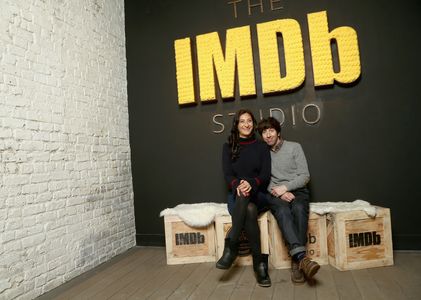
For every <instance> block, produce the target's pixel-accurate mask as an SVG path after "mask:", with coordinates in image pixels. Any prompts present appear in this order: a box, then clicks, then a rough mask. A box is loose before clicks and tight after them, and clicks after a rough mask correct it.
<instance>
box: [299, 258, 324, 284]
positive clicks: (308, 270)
mask: <svg viewBox="0 0 421 300" xmlns="http://www.w3.org/2000/svg"><path fill="white" fill-rule="evenodd" d="M299 269H300V270H301V271H303V273H304V276H305V277H306V278H307V280H309V279H312V278H313V276H314V275H315V274H316V273H317V271H319V269H320V265H319V264H318V263H316V262H315V261H312V260H311V259H310V258H308V257H307V256H306V257H304V258H303V259H302V260H301V261H300V263H299Z"/></svg>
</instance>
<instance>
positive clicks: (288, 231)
mask: <svg viewBox="0 0 421 300" xmlns="http://www.w3.org/2000/svg"><path fill="white" fill-rule="evenodd" d="M267 197H268V199H267V200H268V203H269V208H270V210H271V212H272V214H273V216H274V217H275V219H276V221H277V222H278V225H279V228H280V230H281V232H282V236H283V237H284V240H285V241H286V243H287V246H288V250H289V253H290V255H291V256H293V255H294V254H296V253H299V252H302V251H305V244H302V243H301V241H300V238H299V236H298V234H297V229H296V225H295V221H294V216H293V214H292V210H291V204H290V203H289V202H287V201H284V200H282V199H280V198H277V197H273V196H272V195H268V196H267Z"/></svg>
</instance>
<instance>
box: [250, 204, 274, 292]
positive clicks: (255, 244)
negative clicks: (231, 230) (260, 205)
mask: <svg viewBox="0 0 421 300" xmlns="http://www.w3.org/2000/svg"><path fill="white" fill-rule="evenodd" d="M257 217H258V213H257V206H256V204H254V203H252V202H250V203H249V204H248V205H247V215H246V219H245V223H244V229H245V231H246V234H247V237H248V239H249V242H250V247H251V254H252V256H253V270H254V273H255V275H256V279H257V283H258V284H259V285H260V286H263V287H269V286H271V280H270V277H269V273H268V255H267V254H264V255H262V250H261V245H260V229H259V224H258V221H257Z"/></svg>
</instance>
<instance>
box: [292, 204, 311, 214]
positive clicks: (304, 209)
mask: <svg viewBox="0 0 421 300" xmlns="http://www.w3.org/2000/svg"><path fill="white" fill-rule="evenodd" d="M291 210H292V212H293V214H294V215H308V214H309V211H310V205H309V203H308V201H306V200H298V201H296V200H294V203H293V205H292V207H291Z"/></svg>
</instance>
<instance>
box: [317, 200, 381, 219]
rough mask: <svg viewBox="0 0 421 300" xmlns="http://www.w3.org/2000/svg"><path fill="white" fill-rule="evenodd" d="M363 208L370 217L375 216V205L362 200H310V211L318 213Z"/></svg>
mask: <svg viewBox="0 0 421 300" xmlns="http://www.w3.org/2000/svg"><path fill="white" fill-rule="evenodd" d="M354 210H363V211H365V212H366V213H367V215H369V216H370V217H375V216H376V207H375V206H373V205H371V204H370V203H368V202H367V201H364V200H355V201H353V202H312V203H310V211H312V212H315V213H316V214H319V215H324V214H327V213H336V212H344V211H354Z"/></svg>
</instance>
